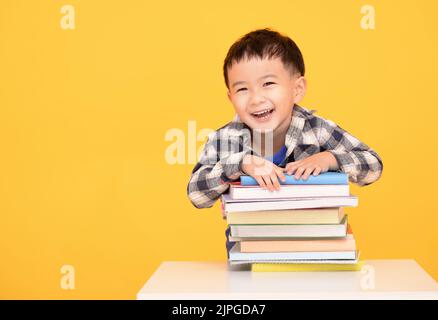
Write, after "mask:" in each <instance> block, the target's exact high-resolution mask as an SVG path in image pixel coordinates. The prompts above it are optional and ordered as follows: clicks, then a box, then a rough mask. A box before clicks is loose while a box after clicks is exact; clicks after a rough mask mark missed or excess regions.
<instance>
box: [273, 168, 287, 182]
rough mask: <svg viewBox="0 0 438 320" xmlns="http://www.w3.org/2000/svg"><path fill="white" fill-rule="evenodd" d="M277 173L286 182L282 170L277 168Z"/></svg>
mask: <svg viewBox="0 0 438 320" xmlns="http://www.w3.org/2000/svg"><path fill="white" fill-rule="evenodd" d="M275 172H276V173H277V176H278V177H279V178H280V180H281V181H283V182H285V181H286V176H285V175H284V173H283V171H282V168H276V170H275Z"/></svg>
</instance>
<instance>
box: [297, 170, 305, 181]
mask: <svg viewBox="0 0 438 320" xmlns="http://www.w3.org/2000/svg"><path fill="white" fill-rule="evenodd" d="M305 169H306V168H305V167H299V168H298V169H297V171H296V172H295V179H296V180H299V179H300V177H301V175H302V174H303V171H304V170H305Z"/></svg>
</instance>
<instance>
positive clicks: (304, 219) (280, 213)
mask: <svg viewBox="0 0 438 320" xmlns="http://www.w3.org/2000/svg"><path fill="white" fill-rule="evenodd" d="M344 216H345V213H344V209H343V208H342V207H335V208H316V209H293V210H274V211H247V212H228V213H227V214H226V219H227V222H228V224H339V223H341V221H342V219H343V218H344Z"/></svg>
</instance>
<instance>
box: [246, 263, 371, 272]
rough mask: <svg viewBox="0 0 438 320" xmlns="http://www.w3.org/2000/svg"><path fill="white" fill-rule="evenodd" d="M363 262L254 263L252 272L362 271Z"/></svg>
mask: <svg viewBox="0 0 438 320" xmlns="http://www.w3.org/2000/svg"><path fill="white" fill-rule="evenodd" d="M362 265H363V262H362V261H360V260H359V261H358V262H357V263H354V264H336V263H253V264H252V265H251V271H252V272H322V271H360V270H361V269H362Z"/></svg>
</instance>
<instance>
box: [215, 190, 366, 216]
mask: <svg viewBox="0 0 438 320" xmlns="http://www.w3.org/2000/svg"><path fill="white" fill-rule="evenodd" d="M221 200H222V205H223V210H224V212H245V211H264V210H288V209H306V208H326V207H357V205H358V199H357V197H356V196H354V195H348V196H345V197H309V198H290V199H283V198H279V199H275V200H272V199H269V200H266V199H251V200H236V199H232V198H231V196H230V195H229V194H228V193H225V194H222V196H221Z"/></svg>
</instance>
